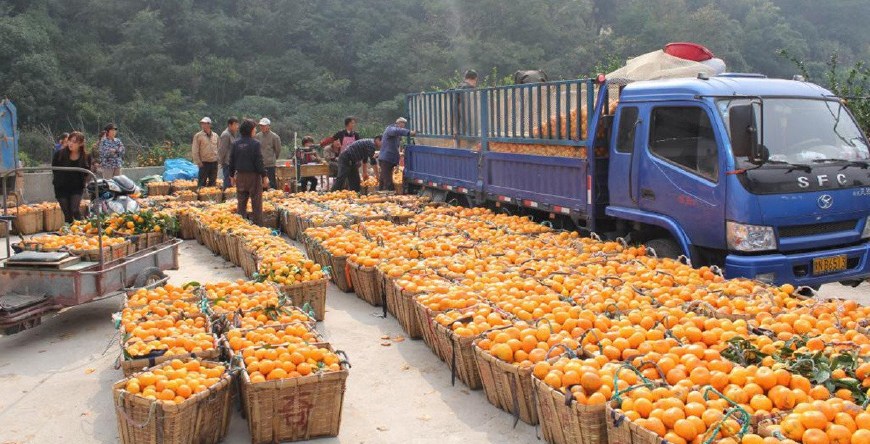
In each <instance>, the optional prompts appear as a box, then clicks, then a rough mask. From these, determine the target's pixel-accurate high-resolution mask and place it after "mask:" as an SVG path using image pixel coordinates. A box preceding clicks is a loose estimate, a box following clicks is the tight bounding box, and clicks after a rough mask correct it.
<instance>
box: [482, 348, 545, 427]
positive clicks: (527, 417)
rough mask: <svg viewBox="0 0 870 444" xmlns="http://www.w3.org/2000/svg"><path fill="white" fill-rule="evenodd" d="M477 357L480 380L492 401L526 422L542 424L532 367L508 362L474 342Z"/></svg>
mask: <svg viewBox="0 0 870 444" xmlns="http://www.w3.org/2000/svg"><path fill="white" fill-rule="evenodd" d="M474 357H475V360H476V361H477V368H478V370H479V371H480V381H481V384H482V385H483V391H484V393H486V399H487V400H488V401H489V402H490V404H492V405H494V406H496V407H498V408H500V409H502V410H504V411H506V412H509V413H511V414H513V415H514V416H515V417H517V418H519V419H520V420H521V421H523V422H525V423H526V424H530V425H536V424H537V423H538V411H537V409H536V407H535V403H534V401H533V396H534V387H533V386H532V369H531V368H520V367H518V366H515V365H511V364H508V363H506V362H503V361H501V360H499V359H496V358H495V357H494V356H492V355H490V354H489V353H485V352H484V351H483V350H482V349H481V348H480V347H478V346H477V341H475V344H474Z"/></svg>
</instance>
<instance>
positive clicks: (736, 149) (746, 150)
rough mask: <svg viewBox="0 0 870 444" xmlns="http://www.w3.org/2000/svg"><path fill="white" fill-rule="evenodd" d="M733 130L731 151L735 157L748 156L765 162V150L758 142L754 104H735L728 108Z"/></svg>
mask: <svg viewBox="0 0 870 444" xmlns="http://www.w3.org/2000/svg"><path fill="white" fill-rule="evenodd" d="M728 116H729V117H728V126H729V130H730V132H731V151H732V153H733V154H734V157H746V158H748V159H749V160H750V161H751V162H759V161H761V162H763V161H764V160H763V159H762V158H763V157H764V156H763V152H762V151H767V150H763V149H762V147H761V146H760V144H759V143H758V128H757V127H756V118H755V117H756V116H755V107H754V106H753V105H752V104H746V105H735V106H732V107H731V108H730V109H729V110H728Z"/></svg>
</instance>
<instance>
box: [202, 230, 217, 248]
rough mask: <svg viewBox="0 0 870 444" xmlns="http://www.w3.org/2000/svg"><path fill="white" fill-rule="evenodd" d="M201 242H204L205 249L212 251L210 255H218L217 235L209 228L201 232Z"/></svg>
mask: <svg viewBox="0 0 870 444" xmlns="http://www.w3.org/2000/svg"><path fill="white" fill-rule="evenodd" d="M202 240H203V241H204V242H205V246H206V248H208V249H209V250H211V251H212V253H215V254H220V247H218V244H217V233H216V232H215V231H214V230H212V229H211V228H205V229H203V230H202Z"/></svg>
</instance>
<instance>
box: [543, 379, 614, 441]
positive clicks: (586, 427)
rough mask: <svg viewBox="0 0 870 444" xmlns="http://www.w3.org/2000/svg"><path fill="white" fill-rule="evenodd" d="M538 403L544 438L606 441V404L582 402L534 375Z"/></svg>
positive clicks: (551, 439) (549, 439)
mask: <svg viewBox="0 0 870 444" xmlns="http://www.w3.org/2000/svg"><path fill="white" fill-rule="evenodd" d="M532 385H533V386H534V390H535V405H536V407H537V412H538V419H539V421H540V423H541V433H542V434H543V435H544V440H545V441H547V442H549V443H553V444H574V443H578V444H604V443H606V442H607V426H606V424H605V422H606V417H605V406H604V405H583V404H580V403H577V402H575V401H574V397H573V395H572V394H571V393H570V392H569V393H568V394H567V395H566V394H565V393H562V391H560V390H556V389H554V388H553V387H550V386H549V385H547V384H546V383H544V381H542V380H540V379H538V378H536V377H534V376H532Z"/></svg>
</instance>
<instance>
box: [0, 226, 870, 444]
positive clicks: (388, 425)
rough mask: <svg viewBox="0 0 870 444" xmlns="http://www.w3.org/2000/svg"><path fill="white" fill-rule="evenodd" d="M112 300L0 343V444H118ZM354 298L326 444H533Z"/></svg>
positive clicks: (343, 323) (215, 260) (335, 320)
mask: <svg viewBox="0 0 870 444" xmlns="http://www.w3.org/2000/svg"><path fill="white" fill-rule="evenodd" d="M180 263H181V267H180V269H179V270H178V271H170V272H169V275H170V277H171V282H173V283H177V284H182V283H185V282H188V281H191V280H196V281H200V282H205V281H218V280H232V279H240V278H244V275H243V274H242V272H241V270H240V269H239V268H237V267H234V266H233V265H232V264H230V263H228V262H226V261H224V260H223V259H222V258H220V257H218V256H215V255H213V254H212V253H211V252H209V251H208V250H206V249H205V247H202V246H200V245H198V244H197V243H196V242H195V241H186V242H184V244H182V246H181V260H180ZM821 293H822V295H823V296H826V297H840V298H849V299H858V300H860V301H861V302H863V303H865V304H866V303H870V285H868V284H867V283H865V284H863V285H861V286H860V287H858V288H846V287H843V286H840V285H839V284H834V285H828V286H825V287H823V288H822V291H821ZM120 305H121V298H120V297H114V298H110V299H106V300H103V301H99V302H95V303H92V304H89V305H83V306H79V307H74V308H71V309H68V310H65V311H62V312H60V313H58V314H56V315H53V316H50V317H47V318H45V319H44V320H43V324H42V325H40V326H38V327H36V328H34V329H31V330H28V331H25V332H23V333H19V334H17V335H13V336H8V337H0V393H2V396H0V444H7V443H61V442H65V443H114V442H118V434H117V426H116V419H115V412H114V409H113V404H112V399H111V391H110V387H111V385H112V384H113V383H114V382H116V381H118V380H120V379H122V378H123V374H122V373H121V371H120V370H116V369H115V368H114V364H115V360H116V358H117V356H118V353H119V349H118V343H117V336H116V335H115V333H116V330H115V329H114V327H113V326H112V323H111V321H110V317H111V315H112V313H114V312H116V311H118V310H119V308H120ZM380 314H381V309H380V308H375V307H372V306H370V305H368V304H366V303H365V302H363V301H361V300H360V299H358V298H357V297H356V296H355V295H354V294H352V293H351V294H345V293H342V292H341V291H339V290H338V289H337V288H336V287H335V286H334V285H332V284H330V286H329V290H328V293H327V313H326V321H325V322H322V323H319V324H318V327H317V328H318V330H319V331H321V332H322V334H323V335H324V336H325V338H326V339H327V340H328V341H330V342H331V343H332V344H333V345H334V346H335V348H337V349H341V350H345V351H346V352H347V354H348V355H349V357H350V361H351V364H352V365H353V367H352V368H351V370H350V377H349V379H348V381H347V393H346V395H345V400H344V413H343V417H342V424H341V433H340V434H339V436H338V438H331V439H320V440H317V442H322V443H332V442H336V443H398V442H410V443H453V442H457V443H459V442H462V443H467V442H473V443H530V442H535V441H537V439H536V429H535V428H534V427H531V426H528V425H526V424H524V423H522V422H520V423H519V424H518V425H517V426H516V427H513V417H512V416H511V415H509V414H508V413H505V412H503V411H501V410H498V409H497V408H495V407H493V406H492V405H490V404H489V403H488V402H487V401H486V397H485V396H484V394H483V392H482V391H470V390H468V389H467V388H466V387H465V386H464V385H462V383H461V382H458V381H457V385H456V386H455V387H454V386H451V383H450V372H449V371H448V368H447V366H446V365H445V364H444V363H443V362H441V361H439V360H438V358H437V357H435V355H434V354H433V353H431V352H430V351H429V349H428V348H427V347H426V345H425V344H423V342H422V341H419V340H404V341H389V342H390V343H391V345H389V346H383V345H381V343H382V342H384V341H383V340H382V339H381V337H383V336H390V337H393V338H397V339H398V338H399V337H403V332H402V330H401V328H400V327H399V325H398V323H397V322H396V320H395V319H394V318H392V317H389V318H387V319H383V318H381V317H379V316H380ZM249 441H250V438H249V436H248V426H247V423H246V422H245V420H243V419H242V417H241V416H240V414H239V413H238V412H235V413H234V414H233V417H232V420H231V424H230V432H229V436H228V437H227V439H226V440H225V442H227V443H245V442H249Z"/></svg>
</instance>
